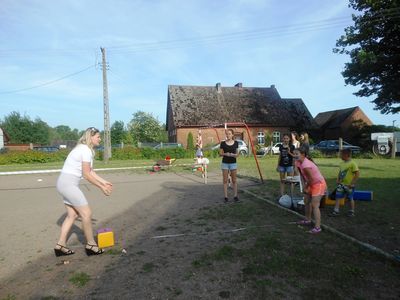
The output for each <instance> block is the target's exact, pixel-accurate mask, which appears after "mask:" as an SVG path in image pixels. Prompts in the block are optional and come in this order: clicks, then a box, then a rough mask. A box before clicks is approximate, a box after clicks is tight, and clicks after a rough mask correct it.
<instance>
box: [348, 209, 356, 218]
mask: <svg viewBox="0 0 400 300" xmlns="http://www.w3.org/2000/svg"><path fill="white" fill-rule="evenodd" d="M347 216H348V217H354V216H355V214H354V211H351V210H350V211H349V212H348V213H347Z"/></svg>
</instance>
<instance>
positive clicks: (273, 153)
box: [270, 141, 274, 157]
mask: <svg viewBox="0 0 400 300" xmlns="http://www.w3.org/2000/svg"><path fill="white" fill-rule="evenodd" d="M273 145H274V143H273V141H271V145H270V147H271V148H270V149H271V157H272V155H273V154H274V152H273V151H272V146H273Z"/></svg>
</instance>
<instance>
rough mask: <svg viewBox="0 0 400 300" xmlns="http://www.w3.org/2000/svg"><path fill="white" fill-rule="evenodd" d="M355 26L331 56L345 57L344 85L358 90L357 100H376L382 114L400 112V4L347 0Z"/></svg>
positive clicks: (395, 1) (392, 0) (347, 30)
mask: <svg viewBox="0 0 400 300" xmlns="http://www.w3.org/2000/svg"><path fill="white" fill-rule="evenodd" d="M349 7H351V8H353V9H355V10H356V11H358V12H360V13H359V14H357V15H355V14H353V16H352V18H353V21H354V25H352V26H349V27H347V28H345V34H344V35H342V36H341V37H340V39H338V40H337V42H336V48H334V49H333V51H334V52H336V53H340V54H347V55H349V56H350V62H349V63H346V64H345V67H344V71H343V72H342V75H343V77H344V78H345V83H346V84H350V85H354V86H360V89H359V90H358V91H357V92H356V93H354V94H355V95H356V96H359V97H369V96H372V97H375V99H374V100H373V101H372V102H373V103H374V104H375V109H377V110H380V111H381V112H382V113H385V114H389V113H393V114H395V113H398V112H399V111H400V104H399V103H400V89H399V87H400V1H399V0H350V2H349Z"/></svg>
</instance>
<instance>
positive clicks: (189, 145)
mask: <svg viewBox="0 0 400 300" xmlns="http://www.w3.org/2000/svg"><path fill="white" fill-rule="evenodd" d="M186 145H187V147H186V148H187V149H188V150H194V140H193V133H192V132H191V131H189V133H188V135H187V140H186Z"/></svg>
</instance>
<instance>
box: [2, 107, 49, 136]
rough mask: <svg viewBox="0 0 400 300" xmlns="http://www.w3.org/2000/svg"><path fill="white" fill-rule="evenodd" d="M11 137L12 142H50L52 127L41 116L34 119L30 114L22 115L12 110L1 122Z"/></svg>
mask: <svg viewBox="0 0 400 300" xmlns="http://www.w3.org/2000/svg"><path fill="white" fill-rule="evenodd" d="M1 126H2V127H3V128H4V129H5V131H6V132H7V134H8V136H9V137H10V143H17V144H18V143H22V144H26V143H35V144H48V143H49V142H50V127H49V125H47V123H46V122H44V121H42V120H41V119H40V118H36V119H35V121H32V120H31V119H30V117H29V116H26V115H24V116H21V114H20V113H19V112H15V111H13V112H11V113H10V114H9V115H7V116H6V117H5V118H4V120H3V121H2V122H1Z"/></svg>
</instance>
